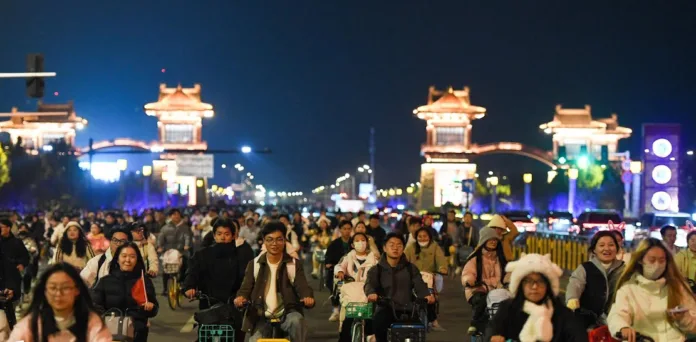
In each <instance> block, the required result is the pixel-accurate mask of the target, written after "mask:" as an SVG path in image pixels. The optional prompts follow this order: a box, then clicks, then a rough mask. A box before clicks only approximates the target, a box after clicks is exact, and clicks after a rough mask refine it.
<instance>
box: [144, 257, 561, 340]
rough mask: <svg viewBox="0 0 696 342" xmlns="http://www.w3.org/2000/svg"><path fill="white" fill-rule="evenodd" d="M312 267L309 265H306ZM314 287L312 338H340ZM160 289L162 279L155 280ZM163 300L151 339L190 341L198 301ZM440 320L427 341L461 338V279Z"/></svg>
mask: <svg viewBox="0 0 696 342" xmlns="http://www.w3.org/2000/svg"><path fill="white" fill-rule="evenodd" d="M307 269H308V270H309V269H310V268H309V267H307ZM308 279H310V282H311V284H312V285H313V286H314V289H315V292H314V293H315V297H316V298H317V306H316V307H315V308H314V309H312V310H308V311H306V314H307V318H308V321H309V328H310V329H309V331H310V333H309V340H310V341H317V342H325V341H337V340H338V331H337V329H338V328H337V324H336V323H332V322H329V321H328V317H329V314H330V313H331V305H330V303H329V302H328V295H329V294H328V292H327V291H326V290H323V291H321V292H319V291H317V290H316V289H317V285H318V281H317V280H313V279H311V277H309V278H308ZM567 279H568V277H567V276H566V277H564V278H563V279H562V280H561V288H563V289H564V288H565V285H566V283H567ZM155 286H156V287H157V289H158V292H159V290H160V289H161V281H159V280H158V282H157V283H156V284H155ZM158 300H159V301H160V312H159V315H158V316H157V317H156V318H155V319H154V320H153V321H152V327H151V329H150V338H149V340H150V341H153V342H184V341H185V342H191V341H193V340H194V339H195V338H196V333H195V331H192V321H193V320H192V315H193V313H194V312H195V308H196V307H197V303H196V302H191V303H189V302H188V301H186V302H184V303H183V304H182V305H183V306H184V308H182V309H178V310H176V311H172V310H171V309H170V308H169V306H168V305H167V303H166V298H164V297H158ZM440 317H441V319H440V323H441V324H442V326H443V327H445V328H446V329H447V331H446V332H433V333H430V334H428V341H432V342H450V341H452V342H453V341H457V342H461V341H462V340H463V336H465V335H466V330H467V328H468V327H469V321H470V319H471V310H470V306H469V304H467V303H466V302H465V300H464V294H463V292H462V290H461V285H460V283H459V279H451V278H448V279H447V280H446V281H445V289H444V291H443V293H442V297H441V301H440Z"/></svg>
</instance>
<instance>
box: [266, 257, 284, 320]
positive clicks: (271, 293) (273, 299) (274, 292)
mask: <svg viewBox="0 0 696 342" xmlns="http://www.w3.org/2000/svg"><path fill="white" fill-rule="evenodd" d="M279 265H280V261H278V263H277V264H272V263H271V262H270V261H268V268H269V269H270V270H271V274H270V275H269V277H270V278H269V279H268V293H267V294H266V317H272V316H275V317H280V316H281V315H282V314H283V309H282V308H281V309H279V310H278V312H276V310H277V309H278V307H280V306H282V305H283V303H282V300H280V299H279V298H278V286H277V284H276V278H277V275H278V266H279ZM272 314H274V315H272Z"/></svg>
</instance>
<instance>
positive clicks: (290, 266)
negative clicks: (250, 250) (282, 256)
mask: <svg viewBox="0 0 696 342" xmlns="http://www.w3.org/2000/svg"><path fill="white" fill-rule="evenodd" d="M262 255H263V253H262V254H261V255H259V256H257V257H256V258H254V260H253V261H252V262H253V263H254V281H256V278H257V277H258V276H259V271H260V270H261V264H259V263H258V261H259V258H261V256H262ZM291 259H292V262H290V263H287V262H286V263H285V270H286V271H287V272H288V279H290V284H293V285H295V273H296V268H295V258H291Z"/></svg>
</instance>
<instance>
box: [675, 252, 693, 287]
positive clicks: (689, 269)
mask: <svg viewBox="0 0 696 342" xmlns="http://www.w3.org/2000/svg"><path fill="white" fill-rule="evenodd" d="M674 262H675V263H676V264H677V267H678V268H679V271H681V273H682V274H683V275H684V276H685V277H686V278H688V279H691V280H696V253H694V252H692V251H691V250H689V249H688V248H686V249H683V250H682V251H681V252H679V253H677V255H676V256H675V257H674Z"/></svg>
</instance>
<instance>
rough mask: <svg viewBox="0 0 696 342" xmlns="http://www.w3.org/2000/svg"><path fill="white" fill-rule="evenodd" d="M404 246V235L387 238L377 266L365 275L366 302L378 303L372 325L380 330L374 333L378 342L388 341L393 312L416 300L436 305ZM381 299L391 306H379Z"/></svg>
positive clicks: (395, 234) (389, 235)
mask: <svg viewBox="0 0 696 342" xmlns="http://www.w3.org/2000/svg"><path fill="white" fill-rule="evenodd" d="M405 244H406V241H405V239H404V237H403V235H400V234H398V233H389V234H387V236H386V238H385V244H384V253H383V255H382V257H381V258H380V261H379V263H378V264H377V265H376V266H375V267H372V268H370V270H369V271H368V272H367V279H366V281H365V288H364V290H365V295H366V296H367V300H368V301H369V302H372V303H377V307H376V309H375V313H374V316H373V318H372V324H373V326H376V327H381V329H375V337H376V339H377V342H386V341H387V332H388V329H387V328H388V327H390V326H391V325H392V323H394V321H395V320H396V317H394V311H399V310H400V309H404V308H407V307H409V306H413V304H414V301H415V299H416V298H420V299H425V300H427V302H428V304H433V303H435V297H434V296H433V295H432V294H430V291H428V287H427V286H426V285H425V283H424V282H423V278H421V274H420V271H419V270H418V268H417V267H416V266H415V265H413V264H412V263H410V262H408V260H406V257H405V256H404V245H405ZM397 284H398V285H397ZM414 292H415V297H416V298H414ZM380 296H381V297H388V298H390V299H391V303H380V302H379V297H380ZM391 305H393V306H394V307H390V306H391ZM392 309H394V310H392Z"/></svg>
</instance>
